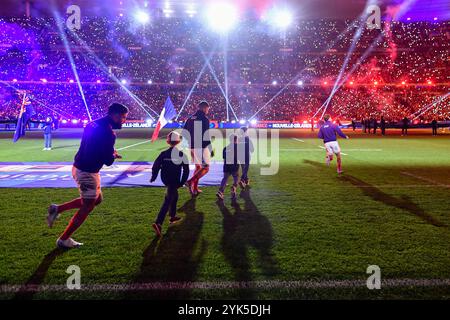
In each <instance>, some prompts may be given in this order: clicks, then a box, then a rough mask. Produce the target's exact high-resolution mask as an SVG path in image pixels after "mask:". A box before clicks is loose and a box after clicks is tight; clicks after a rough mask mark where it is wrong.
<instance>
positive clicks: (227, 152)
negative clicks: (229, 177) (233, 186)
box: [222, 143, 239, 173]
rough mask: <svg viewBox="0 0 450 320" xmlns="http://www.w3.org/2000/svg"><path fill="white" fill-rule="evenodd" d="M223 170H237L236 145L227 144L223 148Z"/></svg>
mask: <svg viewBox="0 0 450 320" xmlns="http://www.w3.org/2000/svg"><path fill="white" fill-rule="evenodd" d="M222 156H223V172H228V173H235V172H237V171H239V162H238V145H237V144H231V143H230V144H229V145H227V146H226V147H225V148H223V152H222Z"/></svg>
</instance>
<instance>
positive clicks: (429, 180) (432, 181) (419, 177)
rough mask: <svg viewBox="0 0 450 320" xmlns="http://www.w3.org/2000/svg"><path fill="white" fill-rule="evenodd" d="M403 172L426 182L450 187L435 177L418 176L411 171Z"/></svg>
mask: <svg viewBox="0 0 450 320" xmlns="http://www.w3.org/2000/svg"><path fill="white" fill-rule="evenodd" d="M402 174H403V175H405V176H409V177H413V178H416V179H418V180H422V181H425V182H429V183H432V184H434V185H436V186H440V187H444V188H450V185H448V184H444V183H440V182H438V181H435V180H433V179H430V178H426V177H422V176H418V175H416V174H413V173H410V172H402Z"/></svg>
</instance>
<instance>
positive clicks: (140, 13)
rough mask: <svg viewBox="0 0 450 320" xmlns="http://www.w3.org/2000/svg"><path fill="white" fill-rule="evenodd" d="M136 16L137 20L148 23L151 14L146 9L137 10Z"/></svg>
mask: <svg viewBox="0 0 450 320" xmlns="http://www.w3.org/2000/svg"><path fill="white" fill-rule="evenodd" d="M134 17H135V19H136V21H137V22H139V23H142V24H147V23H148V22H149V21H150V16H149V15H148V13H147V12H145V11H138V12H136V14H135V16H134Z"/></svg>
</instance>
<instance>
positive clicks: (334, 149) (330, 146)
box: [325, 141, 341, 155]
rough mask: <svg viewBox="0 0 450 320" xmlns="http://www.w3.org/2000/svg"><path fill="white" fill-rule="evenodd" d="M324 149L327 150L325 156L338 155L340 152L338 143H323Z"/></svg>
mask: <svg viewBox="0 0 450 320" xmlns="http://www.w3.org/2000/svg"><path fill="white" fill-rule="evenodd" d="M325 149H326V150H327V154H329V155H332V154H333V153H334V154H338V153H340V152H341V148H340V147H339V143H338V142H337V141H330V142H327V143H325Z"/></svg>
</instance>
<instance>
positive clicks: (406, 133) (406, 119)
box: [402, 117, 409, 136]
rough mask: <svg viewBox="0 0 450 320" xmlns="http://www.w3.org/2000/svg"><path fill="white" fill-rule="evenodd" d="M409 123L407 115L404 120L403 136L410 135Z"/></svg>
mask: <svg viewBox="0 0 450 320" xmlns="http://www.w3.org/2000/svg"><path fill="white" fill-rule="evenodd" d="M408 125H409V119H408V118H407V117H404V118H403V120H402V136H405V135H406V136H407V135H408Z"/></svg>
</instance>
